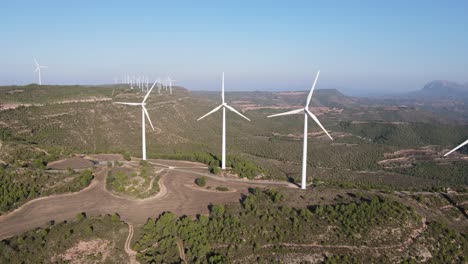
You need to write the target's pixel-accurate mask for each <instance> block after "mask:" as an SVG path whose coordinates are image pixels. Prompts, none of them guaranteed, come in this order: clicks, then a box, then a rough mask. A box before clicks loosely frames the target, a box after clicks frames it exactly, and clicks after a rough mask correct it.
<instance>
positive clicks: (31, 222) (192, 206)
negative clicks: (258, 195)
mask: <svg viewBox="0 0 468 264" xmlns="http://www.w3.org/2000/svg"><path fill="white" fill-rule="evenodd" d="M150 162H154V163H157V164H159V165H160V166H165V167H166V169H167V172H168V173H167V174H164V175H162V177H161V180H160V187H161V188H160V189H161V190H160V192H159V193H158V194H157V195H156V196H154V197H151V198H148V199H145V200H131V199H126V198H122V197H118V196H115V195H112V194H111V193H109V192H108V191H107V190H106V186H105V178H106V175H107V171H108V168H107V167H106V166H102V167H98V168H97V169H96V173H95V178H94V180H93V182H92V183H91V185H90V186H89V187H87V188H86V189H84V190H82V191H80V192H77V193H73V194H63V195H54V196H49V197H43V198H39V199H35V200H32V201H30V202H28V203H26V204H25V205H23V206H22V207H20V208H19V209H17V210H15V211H13V212H11V213H8V214H5V215H2V216H0V239H3V238H6V237H10V236H13V235H16V234H20V233H22V232H25V231H27V230H31V229H33V228H36V227H40V226H42V225H44V224H46V223H48V222H49V221H51V220H55V221H57V222H60V221H64V220H70V219H74V218H75V216H76V214H77V213H80V212H86V214H87V215H89V216H97V215H102V214H112V213H118V214H119V215H120V216H121V219H122V220H124V221H125V222H127V223H129V224H132V225H142V224H144V223H145V222H146V221H147V219H148V218H154V217H157V216H158V215H159V214H160V213H162V212H165V211H172V212H174V213H176V214H178V215H196V214H207V213H208V212H209V210H208V205H209V204H225V203H231V202H238V201H239V199H240V198H241V197H242V195H243V194H246V193H247V192H248V188H249V187H256V186H258V187H261V186H272V185H273V186H294V185H291V184H289V183H286V182H269V181H247V180H240V179H228V178H222V177H219V176H215V175H211V174H207V173H202V172H197V171H198V170H199V168H200V167H201V166H203V165H202V164H198V163H194V164H193V165H194V168H195V169H194V171H191V169H190V168H187V167H188V164H189V163H187V162H179V161H165V160H150ZM174 165H175V166H174ZM178 165H179V166H180V167H183V168H182V169H178V168H177V166H178ZM200 175H202V176H206V177H208V178H209V180H210V181H212V182H215V181H217V182H219V183H218V184H219V185H222V186H226V187H228V188H229V189H233V190H236V191H235V192H205V191H201V190H197V189H194V188H190V187H187V186H186V185H191V184H193V182H194V180H195V179H196V178H197V177H199V176H200ZM294 187H295V186H294Z"/></svg>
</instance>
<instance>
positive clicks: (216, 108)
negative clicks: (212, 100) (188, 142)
mask: <svg viewBox="0 0 468 264" xmlns="http://www.w3.org/2000/svg"><path fill="white" fill-rule="evenodd" d="M223 106H224V105H222V104H221V105H218V106H217V107H215V108H214V109H213V110H211V111H210V112H208V113H207V114H205V115H204V116H202V117H200V118H198V119H197V121H200V120H202V119H203V118H205V117H207V116H209V115H211V114H212V113H214V112H216V111H218V110H219V109H220V108H221V107H223Z"/></svg>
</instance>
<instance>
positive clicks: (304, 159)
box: [268, 71, 333, 189]
mask: <svg viewBox="0 0 468 264" xmlns="http://www.w3.org/2000/svg"><path fill="white" fill-rule="evenodd" d="M319 75H320V71H318V72H317V76H316V77H315V81H314V84H313V85H312V88H311V89H310V92H309V95H308V96H307V101H306V105H305V107H304V108H301V109H297V110H292V111H289V112H284V113H280V114H275V115H270V116H268V117H275V116H283V115H293V114H299V113H302V112H303V113H304V146H303V149H302V179H301V188H302V189H305V188H306V178H307V174H306V172H307V119H308V116H310V117H311V118H312V119H313V120H314V121H315V123H317V125H319V127H320V128H321V129H322V130H323V131H324V132H325V134H327V136H328V137H329V138H330V139H331V140H333V138H332V137H331V136H330V134H328V131H327V130H326V129H325V128H324V127H323V126H322V124H321V123H320V121H319V120H318V118H317V117H316V116H315V115H314V114H313V113H312V112H310V111H309V104H310V100H311V99H312V93H313V92H314V88H315V85H316V84H317V80H318V77H319Z"/></svg>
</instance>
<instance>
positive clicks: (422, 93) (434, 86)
mask: <svg viewBox="0 0 468 264" xmlns="http://www.w3.org/2000/svg"><path fill="white" fill-rule="evenodd" d="M405 96H409V97H410V98H414V99H423V100H438V99H439V100H462V101H468V83H467V84H459V83H456V82H450V81H440V80H438V81H432V82H430V83H428V84H426V85H425V86H424V87H423V88H422V89H421V90H419V91H414V92H410V93H408V94H406V95H405Z"/></svg>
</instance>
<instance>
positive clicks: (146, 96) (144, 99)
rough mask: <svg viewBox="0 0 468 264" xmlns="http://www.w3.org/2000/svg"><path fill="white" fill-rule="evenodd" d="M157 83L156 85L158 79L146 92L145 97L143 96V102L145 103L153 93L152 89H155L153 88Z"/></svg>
mask: <svg viewBox="0 0 468 264" xmlns="http://www.w3.org/2000/svg"><path fill="white" fill-rule="evenodd" d="M155 85H156V81H154V83H153V86H151V89H150V90H149V91H148V92H147V93H146V95H145V98H143V102H142V103H144V102H145V101H146V99H148V96H149V94H150V93H151V91H152V90H153V88H154V86H155Z"/></svg>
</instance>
